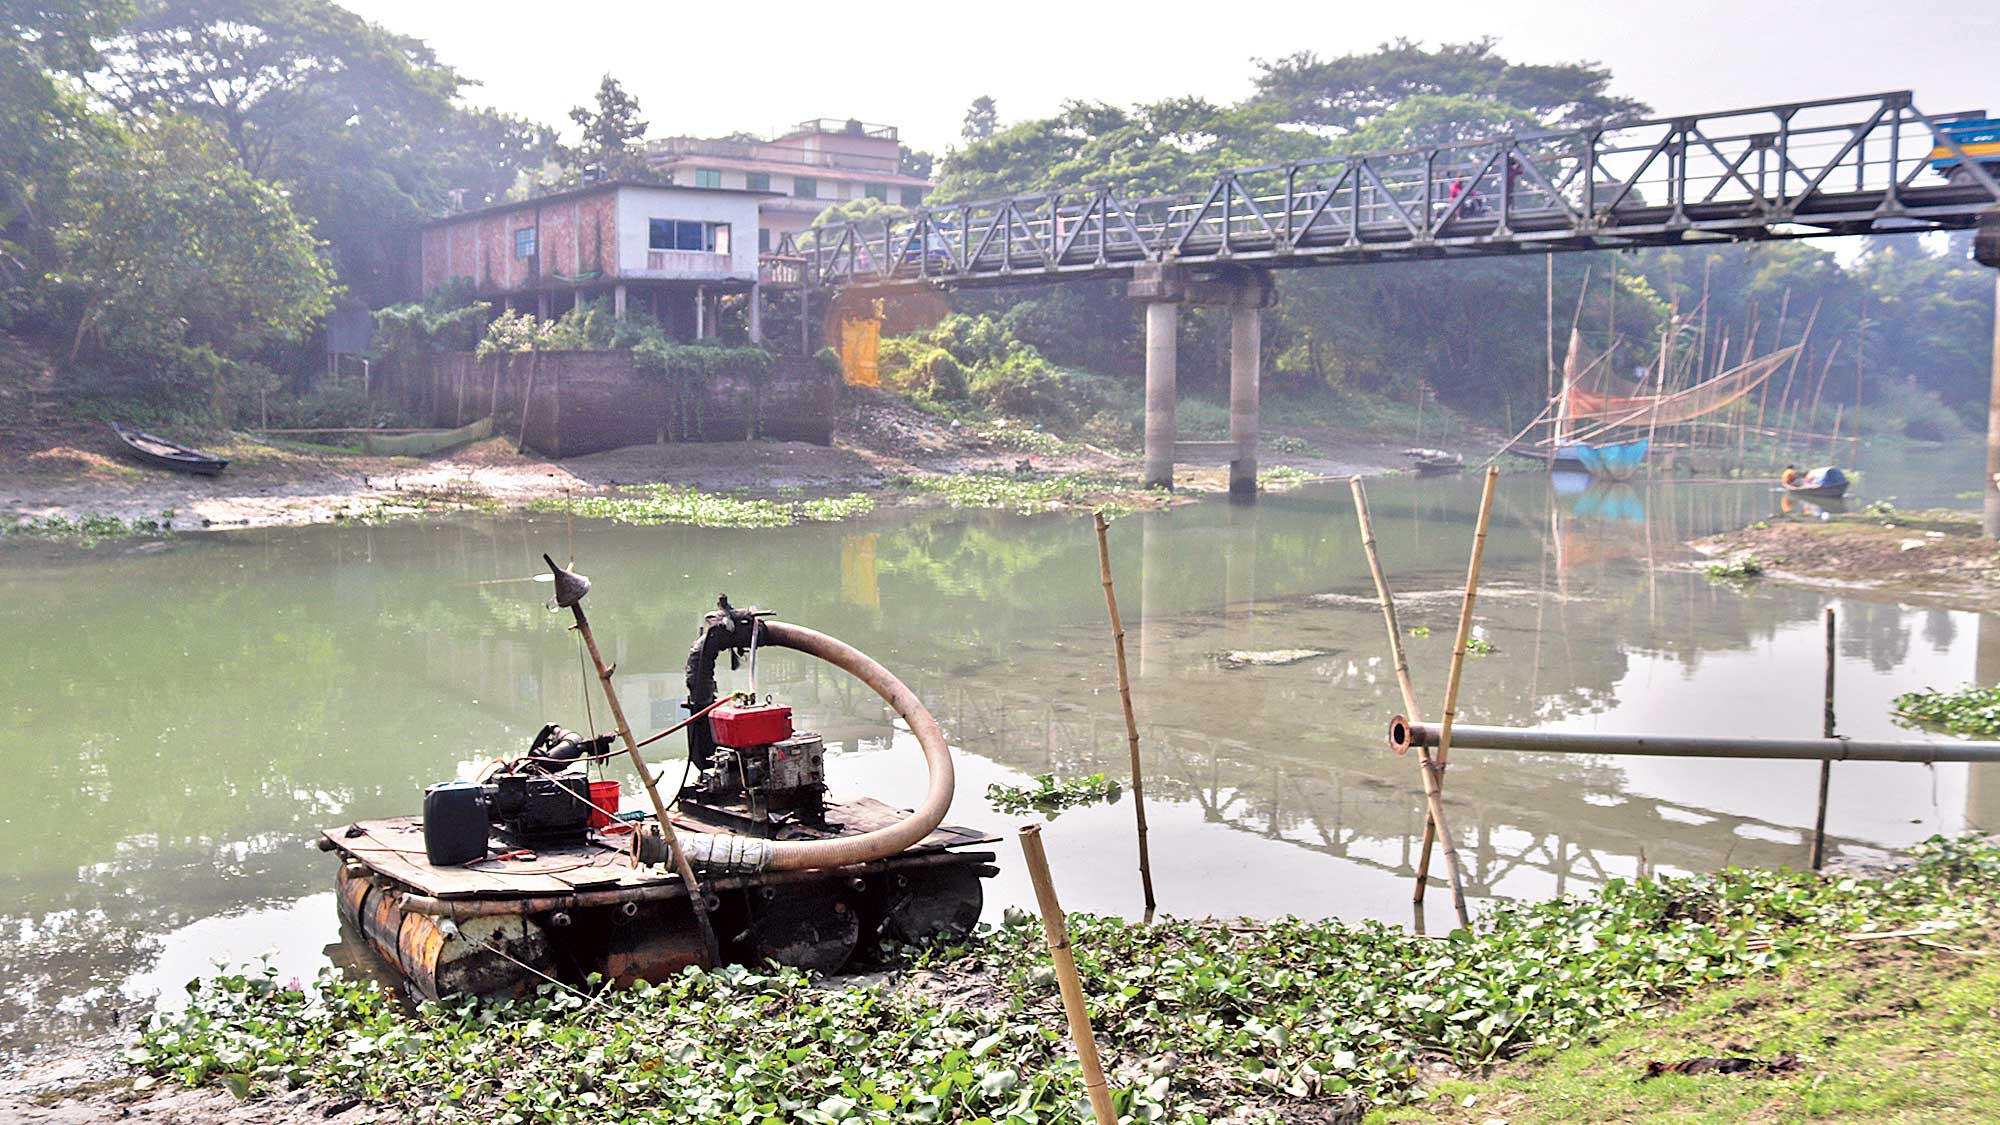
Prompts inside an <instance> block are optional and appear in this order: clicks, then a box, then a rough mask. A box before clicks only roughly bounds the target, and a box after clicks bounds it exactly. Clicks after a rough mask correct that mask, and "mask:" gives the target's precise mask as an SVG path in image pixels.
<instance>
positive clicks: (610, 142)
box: [562, 74, 646, 178]
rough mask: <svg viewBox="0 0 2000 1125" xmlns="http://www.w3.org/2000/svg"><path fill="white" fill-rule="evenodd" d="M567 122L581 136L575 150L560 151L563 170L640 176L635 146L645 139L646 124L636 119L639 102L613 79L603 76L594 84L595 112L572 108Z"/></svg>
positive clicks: (640, 161) (640, 163)
mask: <svg viewBox="0 0 2000 1125" xmlns="http://www.w3.org/2000/svg"><path fill="white" fill-rule="evenodd" d="M569 119H570V121H572V122H573V123H575V125H576V127H577V129H578V131H579V132H580V133H581V134H582V135H581V137H580V139H579V140H578V142H577V144H576V146H575V147H573V148H565V149H563V150H562V161H563V166H564V167H565V168H567V169H569V170H570V171H571V172H574V173H577V174H581V173H582V172H583V171H584V169H586V168H589V167H592V166H593V165H594V166H595V167H596V168H597V169H598V170H599V171H600V172H601V173H602V174H603V175H604V176H606V177H608V178H615V177H620V176H627V175H636V174H643V173H644V171H645V168H646V161H645V155H644V153H642V152H641V151H640V149H639V142H641V141H643V140H644V139H645V137H646V122H644V121H642V120H640V118H639V99H637V98H635V97H633V96H632V95H631V94H629V93H626V92H625V87H624V86H622V85H620V84H619V82H618V80H617V79H616V78H613V77H611V76H610V75H609V74H607V75H605V76H604V79H603V81H601V82H599V83H598V84H597V107H596V108H595V109H592V108H590V107H588V106H576V107H574V108H572V109H571V110H570V111H569Z"/></svg>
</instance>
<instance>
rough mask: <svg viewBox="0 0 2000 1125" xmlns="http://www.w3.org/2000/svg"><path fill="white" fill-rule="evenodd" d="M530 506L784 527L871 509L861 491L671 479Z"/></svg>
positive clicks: (624, 519)
mask: <svg viewBox="0 0 2000 1125" xmlns="http://www.w3.org/2000/svg"><path fill="white" fill-rule="evenodd" d="M529 508H530V509H532V510H534V511H538V512H574V513H575V514H577V515H579V516H587V517H590V518H592V519H607V520H616V521H617V522H619V523H631V524H664V523H683V524H691V525H694V526H696V527H788V526H790V525H792V524H795V523H799V522H802V521H823V522H831V521H835V520H844V519H847V518H849V517H851V516H859V515H865V514H866V513H868V512H872V511H874V510H875V501H874V499H873V498H872V497H870V496H867V495H865V494H863V493H859V492H854V493H849V494H848V495H846V496H826V497H821V498H819V499H816V500H764V499H756V500H747V499H744V498H742V497H737V496H727V495H721V494H717V493H712V492H701V491H698V490H696V489H692V488H682V487H679V486H676V485H671V484H646V485H636V486H632V487H629V488H626V489H624V490H622V492H620V493H619V494H618V495H613V496H578V497H572V498H557V497H549V498H545V499H541V500H537V501H535V502H534V503H533V504H530V505H529Z"/></svg>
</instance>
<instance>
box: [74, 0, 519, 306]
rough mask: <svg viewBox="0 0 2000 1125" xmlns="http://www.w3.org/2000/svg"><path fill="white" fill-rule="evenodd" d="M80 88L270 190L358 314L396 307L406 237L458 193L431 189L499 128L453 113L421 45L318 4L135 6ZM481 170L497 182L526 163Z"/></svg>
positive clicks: (449, 78) (502, 156) (149, 2)
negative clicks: (216, 136) (323, 257)
mask: <svg viewBox="0 0 2000 1125" xmlns="http://www.w3.org/2000/svg"><path fill="white" fill-rule="evenodd" d="M92 83H93V86H94V87H95V88H96V89H97V91H98V93H99V94H101V95H102V96H103V97H104V98H105V99H106V100H107V101H109V102H110V103H111V104H112V105H114V106H116V107H117V108H119V109H121V110H123V111H124V112H125V113H127V114H128V115H131V116H134V117H145V116H172V115H185V116H188V117H192V118H196V119H199V120H201V121H204V122H206V123H208V124H209V125H211V126H212V127H213V128H215V129H216V130H217V131H218V132H219V133H220V135H221V136H223V137H224V138H226V140H227V143H228V145H229V147H230V150H231V151H232V152H233V153H234V155H235V159H236V161H237V163H238V164H239V165H240V166H241V167H242V168H243V169H244V170H245V171H247V172H249V173H250V174H251V175H252V176H255V177H257V178H259V179H262V180H266V181H271V182H276V183H280V184H283V185H284V187H285V188H286V189H287V191H288V193H289V195H290V200H291V206H292V208H293V209H294V210H295V211H297V212H298V213H299V214H301V215H303V216H305V217H307V218H308V219H310V220H311V221H312V223H313V226H314V228H315V230H316V232H317V233H318V234H319V235H320V236H321V237H323V238H325V239H327V240H328V242H329V244H330V245H331V247H332V251H333V258H334V261H335V263H336V265H337V267H338V272H339V276H340V278H341V279H342V280H343V281H344V282H345V283H346V284H347V285H348V286H349V288H350V289H352V290H353V291H355V292H356V294H357V295H359V296H361V297H363V298H364V299H366V300H368V301H369V302H370V303H371V304H377V303H381V302H383V301H386V300H389V299H392V298H393V297H395V296H397V295H399V291H400V288H401V282H402V262H403V258H404V246H403V242H404V239H405V238H406V237H407V235H406V231H407V228H408V227H410V226H412V225H414V224H415V223H417V222H419V221H421V220H422V219H423V218H425V217H426V216H428V215H432V214H435V213H437V212H438V211H439V210H441V209H442V206H443V204H444V201H445V198H446V193H447V192H448V191H449V190H450V189H451V188H453V187H462V186H468V185H465V184H454V183H451V182H449V181H448V179H446V176H448V175H450V174H451V173H453V172H455V171H458V170H462V169H463V168H464V167H465V166H466V164H467V161H466V160H465V159H464V156H463V152H464V149H465V148H467V147H468V146H469V145H470V144H471V143H472V142H471V141H470V140H469V139H467V138H469V137H476V136H478V135H479V134H480V132H481V130H482V128H484V127H485V126H488V125H493V124H495V123H496V122H497V121H498V120H499V119H497V117H494V116H487V115H482V114H479V113H476V112H475V113H470V114H469V115H468V111H464V110H461V109H459V108H458V107H457V106H456V105H455V104H454V99H455V98H456V96H457V94H458V92H459V91H460V90H461V89H462V88H463V86H464V85H465V82H464V80H463V79H462V78H460V77H459V75H458V74H457V73H456V72H455V71H453V70H451V69H450V68H449V67H446V66H444V65H442V64H441V63H439V62H438V61H437V58H436V56H435V55H434V54H433V53H432V51H431V49H430V48H429V47H428V46H426V45H425V44H424V43H423V42H422V41H420V40H417V39H413V38H410V37H408V36H402V35H397V34H394V33H392V32H389V31H386V30H384V29H383V28H381V27H378V26H376V25H374V24H371V23H369V22H367V21H366V20H363V19H361V18H360V17H358V16H356V15H354V14H353V13H351V12H349V11H347V10H346V9H344V8H341V7H338V6H337V5H335V4H333V3H330V2H328V0H141V3H140V7H139V11H138V14H137V16H136V17H135V18H134V19H133V20H132V21H131V23H130V24H129V25H128V26H127V27H126V28H125V29H124V30H123V31H122V32H121V33H120V34H119V35H117V36H116V37H115V38H113V39H111V40H110V41H109V42H108V43H107V44H106V45H105V49H104V60H103V66H102V67H101V69H100V70H99V71H98V72H97V73H96V74H94V75H93V77H92ZM518 124H521V125H522V126H523V127H524V128H526V127H525V123H518ZM440 146H442V147H443V148H445V149H446V150H447V151H450V150H452V149H457V150H458V151H459V152H460V154H461V155H460V156H459V157H458V158H457V159H451V158H441V154H440V152H439V148H440ZM520 147H527V148H532V145H524V146H520ZM486 159H487V160H488V161H490V164H491V167H492V169H493V170H492V171H490V172H489V173H488V175H489V177H491V178H493V179H496V180H501V181H502V182H505V181H511V179H512V174H511V170H507V164H508V163H509V162H511V161H513V160H517V159H526V158H525V157H523V156H522V155H521V154H520V153H519V152H518V151H509V150H506V149H504V148H503V149H502V150H500V151H493V152H490V153H489V154H488V155H487V157H486ZM532 162H533V163H537V164H538V163H539V158H538V157H537V158H534V159H533V161H532ZM477 186H480V187H484V186H486V185H484V184H482V185H477Z"/></svg>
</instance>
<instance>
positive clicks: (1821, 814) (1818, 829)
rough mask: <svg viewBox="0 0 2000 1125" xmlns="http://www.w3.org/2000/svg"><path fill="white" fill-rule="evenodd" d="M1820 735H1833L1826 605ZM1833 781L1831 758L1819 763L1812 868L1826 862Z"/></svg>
mask: <svg viewBox="0 0 2000 1125" xmlns="http://www.w3.org/2000/svg"><path fill="white" fill-rule="evenodd" d="M1819 733H1820V737H1822V738H1832V737H1833V607H1832V606H1827V607H1826V703H1825V705H1824V708H1823V709H1822V711H1821V712H1820V731H1819ZM1832 781H1833V762H1832V760H1831V759H1828V760H1825V761H1822V762H1820V764H1819V810H1818V811H1817V812H1816V813H1814V814H1813V842H1812V869H1813V870H1814V871H1818V870H1819V869H1820V865H1821V864H1823V863H1825V862H1826V790H1827V786H1828V785H1829V784H1830V783H1831V782H1832Z"/></svg>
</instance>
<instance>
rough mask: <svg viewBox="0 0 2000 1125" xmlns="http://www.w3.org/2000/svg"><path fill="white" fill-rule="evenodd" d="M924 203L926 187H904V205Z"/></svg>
mask: <svg viewBox="0 0 2000 1125" xmlns="http://www.w3.org/2000/svg"><path fill="white" fill-rule="evenodd" d="M923 205H924V189H922V188H920V187H906V188H904V189H903V206H905V207H922V206H923Z"/></svg>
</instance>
